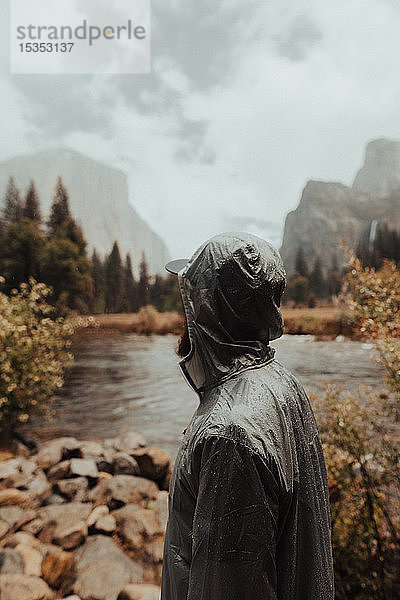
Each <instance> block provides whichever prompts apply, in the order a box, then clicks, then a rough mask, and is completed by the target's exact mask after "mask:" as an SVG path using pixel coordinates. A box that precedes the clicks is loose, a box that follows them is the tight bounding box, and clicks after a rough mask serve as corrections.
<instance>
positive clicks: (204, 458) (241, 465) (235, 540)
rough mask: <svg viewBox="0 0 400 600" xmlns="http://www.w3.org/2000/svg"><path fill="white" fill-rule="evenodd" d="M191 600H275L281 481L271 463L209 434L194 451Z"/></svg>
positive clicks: (189, 598) (229, 440)
mask: <svg viewBox="0 0 400 600" xmlns="http://www.w3.org/2000/svg"><path fill="white" fill-rule="evenodd" d="M195 457H196V458H195V464H194V467H193V469H194V471H193V472H194V475H195V477H196V485H197V502H196V508H195V513H194V519H193V531H192V560H191V565H190V575H189V589H188V596H187V600H238V599H240V600H275V599H276V598H277V591H276V590H277V574H276V564H275V549H276V535H277V521H278V485H277V481H276V476H275V475H274V473H273V469H272V468H270V467H271V465H268V464H267V463H268V461H267V460H265V459H262V458H261V457H260V456H258V455H257V454H255V453H254V452H252V451H251V450H250V449H249V448H248V447H247V446H245V445H243V444H242V443H240V442H237V441H235V440H231V439H228V438H223V437H219V436H211V437H208V438H207V439H206V440H204V441H203V442H202V444H201V446H200V448H199V449H197V452H196V453H195Z"/></svg>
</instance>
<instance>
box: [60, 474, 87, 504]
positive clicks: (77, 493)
mask: <svg viewBox="0 0 400 600" xmlns="http://www.w3.org/2000/svg"><path fill="white" fill-rule="evenodd" d="M88 487H89V486H88V480H87V479H86V477H74V478H73V479H60V480H59V481H57V484H56V490H57V491H58V492H60V494H62V495H63V496H65V497H66V498H68V500H72V501H74V502H82V501H83V500H85V499H86V496H87V491H88Z"/></svg>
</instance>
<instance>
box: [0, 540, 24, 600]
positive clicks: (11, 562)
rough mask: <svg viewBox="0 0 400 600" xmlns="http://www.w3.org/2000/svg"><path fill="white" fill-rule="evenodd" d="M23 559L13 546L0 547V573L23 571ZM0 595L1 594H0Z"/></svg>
mask: <svg viewBox="0 0 400 600" xmlns="http://www.w3.org/2000/svg"><path fill="white" fill-rule="evenodd" d="M23 572H24V559H23V557H22V556H21V554H20V553H19V552H18V551H17V550H14V548H1V550H0V574H1V575H4V574H6V573H23ZM0 597H1V596H0Z"/></svg>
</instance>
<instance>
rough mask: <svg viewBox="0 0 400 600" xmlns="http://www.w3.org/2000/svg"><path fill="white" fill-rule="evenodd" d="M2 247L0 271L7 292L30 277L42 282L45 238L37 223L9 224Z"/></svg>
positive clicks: (21, 222) (22, 221) (27, 221)
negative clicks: (4, 280)
mask: <svg viewBox="0 0 400 600" xmlns="http://www.w3.org/2000/svg"><path fill="white" fill-rule="evenodd" d="M2 246H3V247H2V253H1V259H0V271H1V273H2V274H3V275H4V277H5V279H6V283H5V290H6V291H7V292H9V291H10V290H11V289H13V288H15V287H17V286H18V285H19V284H20V283H23V282H27V281H28V280H29V278H30V277H34V278H35V279H36V280H37V281H41V280H43V272H44V268H43V266H44V255H45V247H46V238H45V236H44V234H43V233H42V232H41V231H40V229H39V228H38V225H37V223H35V222H33V221H30V220H29V219H20V220H19V221H17V222H15V223H11V224H9V226H8V227H7V231H6V234H5V238H4V240H3V244H2Z"/></svg>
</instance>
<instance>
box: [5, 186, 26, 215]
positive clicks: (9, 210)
mask: <svg viewBox="0 0 400 600" xmlns="http://www.w3.org/2000/svg"><path fill="white" fill-rule="evenodd" d="M21 216H22V203H21V195H20V193H19V190H18V188H17V186H16V185H15V181H14V177H10V179H9V180H8V186H7V190H6V195H5V199H4V221H5V223H6V225H9V224H10V223H15V222H16V221H18V219H20V218H21Z"/></svg>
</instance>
